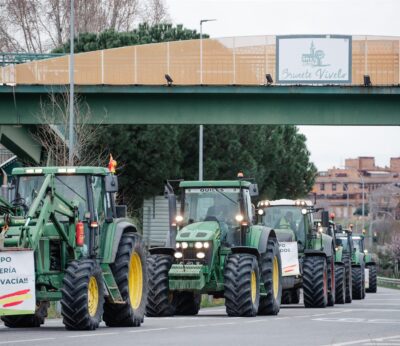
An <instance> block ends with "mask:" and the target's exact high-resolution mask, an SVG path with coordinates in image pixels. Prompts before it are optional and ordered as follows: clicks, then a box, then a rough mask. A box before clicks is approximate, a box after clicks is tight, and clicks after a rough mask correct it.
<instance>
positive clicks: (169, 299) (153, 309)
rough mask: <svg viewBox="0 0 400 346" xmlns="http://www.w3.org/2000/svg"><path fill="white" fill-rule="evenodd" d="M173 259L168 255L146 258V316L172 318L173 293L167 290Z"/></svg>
mask: <svg viewBox="0 0 400 346" xmlns="http://www.w3.org/2000/svg"><path fill="white" fill-rule="evenodd" d="M173 261H174V259H173V257H172V256H170V255H151V256H149V257H148V258H147V270H148V277H149V291H148V294H147V305H146V316H148V317H166V316H173V315H174V313H175V306H174V302H173V293H172V292H170V290H169V282H168V272H169V270H170V268H171V266H172V263H173Z"/></svg>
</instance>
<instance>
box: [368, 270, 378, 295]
mask: <svg viewBox="0 0 400 346" xmlns="http://www.w3.org/2000/svg"><path fill="white" fill-rule="evenodd" d="M367 268H368V269H369V288H367V292H368V293H376V286H377V284H376V265H375V264H371V265H369V266H367Z"/></svg>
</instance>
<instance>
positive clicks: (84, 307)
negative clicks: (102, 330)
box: [61, 259, 104, 330]
mask: <svg viewBox="0 0 400 346" xmlns="http://www.w3.org/2000/svg"><path fill="white" fill-rule="evenodd" d="M61 293H62V299H61V314H62V316H63V323H64V325H65V328H67V329H70V330H94V329H96V328H97V327H98V326H99V324H100V322H101V316H102V315H103V305H104V283H103V275H102V272H101V268H100V267H99V265H98V264H97V263H96V261H94V260H89V259H85V260H81V261H72V262H71V263H70V264H69V266H68V268H67V270H66V271H65V275H64V280H63V287H62V289H61Z"/></svg>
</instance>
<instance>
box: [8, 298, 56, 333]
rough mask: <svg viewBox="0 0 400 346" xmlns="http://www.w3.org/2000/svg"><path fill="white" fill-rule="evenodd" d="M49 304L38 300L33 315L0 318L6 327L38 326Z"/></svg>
mask: <svg viewBox="0 0 400 346" xmlns="http://www.w3.org/2000/svg"><path fill="white" fill-rule="evenodd" d="M49 306H50V303H49V302H38V303H37V304H36V311H35V314H34V315H12V316H2V317H1V319H2V321H3V322H4V325H5V326H6V327H8V328H38V327H40V326H41V325H42V324H44V321H45V319H46V317H47V309H48V308H49Z"/></svg>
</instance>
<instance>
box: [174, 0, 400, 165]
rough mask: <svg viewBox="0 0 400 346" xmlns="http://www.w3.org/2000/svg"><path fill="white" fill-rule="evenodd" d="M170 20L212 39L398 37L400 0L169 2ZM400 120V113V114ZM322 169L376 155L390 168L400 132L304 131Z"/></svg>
mask: <svg viewBox="0 0 400 346" xmlns="http://www.w3.org/2000/svg"><path fill="white" fill-rule="evenodd" d="M166 2H167V5H168V7H169V12H170V14H171V17H172V18H171V19H172V21H173V22H174V23H176V24H179V23H180V24H184V25H185V26H186V27H188V28H191V29H197V30H199V22H200V19H214V18H215V19H217V21H215V22H209V23H205V24H204V25H203V31H204V32H205V33H208V34H210V35H211V37H214V38H215V37H227V36H248V35H276V34H348V35H385V36H399V37H400V0H166ZM399 117H400V109H399ZM300 130H301V132H303V133H304V134H305V135H306V136H307V138H308V148H309V150H310V151H311V158H312V160H313V162H314V163H315V164H316V165H317V167H318V169H319V170H325V169H327V168H329V167H332V166H334V165H335V166H340V165H343V164H344V159H345V158H348V157H357V156H375V157H376V162H377V164H379V165H381V166H385V165H389V159H390V157H397V156H400V128H399V127H355V126H353V127H338V126H331V127H328V126H301V127H300Z"/></svg>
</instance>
